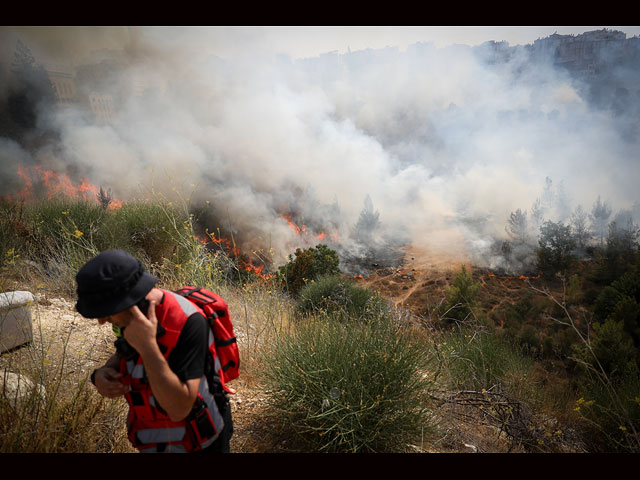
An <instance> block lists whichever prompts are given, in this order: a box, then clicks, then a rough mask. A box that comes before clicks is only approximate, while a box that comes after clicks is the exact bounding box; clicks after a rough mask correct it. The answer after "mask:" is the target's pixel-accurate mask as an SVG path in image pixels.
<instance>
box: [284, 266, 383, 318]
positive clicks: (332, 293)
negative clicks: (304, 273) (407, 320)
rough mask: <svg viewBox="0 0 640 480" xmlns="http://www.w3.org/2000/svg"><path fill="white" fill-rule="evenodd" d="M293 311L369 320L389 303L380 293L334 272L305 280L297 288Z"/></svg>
mask: <svg viewBox="0 0 640 480" xmlns="http://www.w3.org/2000/svg"><path fill="white" fill-rule="evenodd" d="M296 311H297V312H299V313H301V314H319V313H325V314H331V315H333V316H335V317H347V318H355V319H362V320H369V319H374V318H377V317H379V316H381V315H383V314H387V313H388V312H389V305H388V302H387V301H386V300H385V299H384V298H382V297H381V296H380V295H379V294H377V293H375V292H373V291H372V290H370V289H368V288H363V287H359V286H358V285H356V283H355V281H354V280H352V279H350V278H341V277H340V276H339V275H333V276H324V277H320V278H319V279H318V280H317V281H311V282H309V283H307V284H306V285H305V286H304V287H303V288H302V290H301V291H300V295H299V299H298V301H297V302H296Z"/></svg>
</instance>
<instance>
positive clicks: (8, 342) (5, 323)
mask: <svg viewBox="0 0 640 480" xmlns="http://www.w3.org/2000/svg"><path fill="white" fill-rule="evenodd" d="M33 303H34V297H33V294H32V293H31V292H23V291H15V292H5V293H0V352H4V351H7V350H11V349H12V348H14V347H17V346H20V345H23V344H25V343H29V342H31V341H32V340H33V328H32V321H31V305H33Z"/></svg>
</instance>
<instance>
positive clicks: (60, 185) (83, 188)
mask: <svg viewBox="0 0 640 480" xmlns="http://www.w3.org/2000/svg"><path fill="white" fill-rule="evenodd" d="M17 174H18V176H19V177H20V178H21V179H22V181H23V183H24V186H23V188H22V190H21V191H20V192H18V193H17V194H15V195H12V197H14V198H17V199H21V200H31V199H33V198H45V199H47V200H50V199H52V198H55V197H59V196H65V197H69V198H82V199H85V200H88V199H90V198H91V199H93V200H96V198H97V196H98V192H99V189H98V187H96V186H95V185H94V184H92V183H90V182H89V181H88V180H87V179H85V178H83V179H81V180H80V182H79V183H77V182H76V183H74V182H73V181H72V180H71V179H70V178H69V176H68V175H66V174H64V173H57V172H54V171H53V170H46V169H45V168H44V167H42V166H41V165H35V166H32V167H24V166H20V167H18V170H17ZM121 206H122V202H121V201H117V200H111V202H110V203H109V208H120V207H121Z"/></svg>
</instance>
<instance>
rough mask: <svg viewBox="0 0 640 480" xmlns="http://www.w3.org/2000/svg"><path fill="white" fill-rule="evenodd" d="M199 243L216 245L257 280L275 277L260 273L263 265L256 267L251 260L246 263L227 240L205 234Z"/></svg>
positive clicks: (237, 250)
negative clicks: (230, 255) (229, 254)
mask: <svg viewBox="0 0 640 480" xmlns="http://www.w3.org/2000/svg"><path fill="white" fill-rule="evenodd" d="M200 241H201V242H202V243H205V244H207V243H209V242H212V243H214V244H216V245H217V246H218V247H219V248H220V249H221V250H222V251H226V252H230V253H231V254H232V255H233V256H234V257H235V258H236V259H237V260H238V263H239V266H240V268H242V269H243V270H246V271H247V272H252V273H254V274H255V275H256V276H258V277H259V278H262V279H270V278H273V277H274V276H275V275H274V274H270V273H266V274H265V273H262V270H264V264H262V265H257V266H256V265H254V264H253V261H252V260H251V259H249V261H248V262H246V261H245V260H244V259H243V258H242V256H241V255H240V249H239V248H238V247H237V246H236V245H235V242H233V241H232V240H229V239H228V238H224V237H222V236H220V235H218V237H216V235H215V233H210V232H207V237H205V238H201V239H200Z"/></svg>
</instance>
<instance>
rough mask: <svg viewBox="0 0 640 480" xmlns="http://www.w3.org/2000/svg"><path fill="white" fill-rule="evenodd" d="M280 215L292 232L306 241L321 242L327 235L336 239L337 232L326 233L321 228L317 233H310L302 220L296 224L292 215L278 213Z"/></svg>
mask: <svg viewBox="0 0 640 480" xmlns="http://www.w3.org/2000/svg"><path fill="white" fill-rule="evenodd" d="M280 216H281V217H282V218H283V219H284V220H285V221H286V222H287V224H288V225H289V227H290V228H291V230H293V232H294V233H295V234H296V235H298V236H299V237H301V238H303V239H304V240H305V242H306V243H310V242H312V241H318V242H321V241H323V240H325V239H326V238H327V237H329V238H330V239H331V240H333V241H337V240H338V234H337V233H331V234H329V235H327V233H326V232H325V231H324V230H321V231H320V232H319V233H310V232H309V230H308V229H307V226H306V225H305V224H304V222H301V224H300V225H298V224H297V223H296V222H295V221H294V219H293V215H285V214H280Z"/></svg>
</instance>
